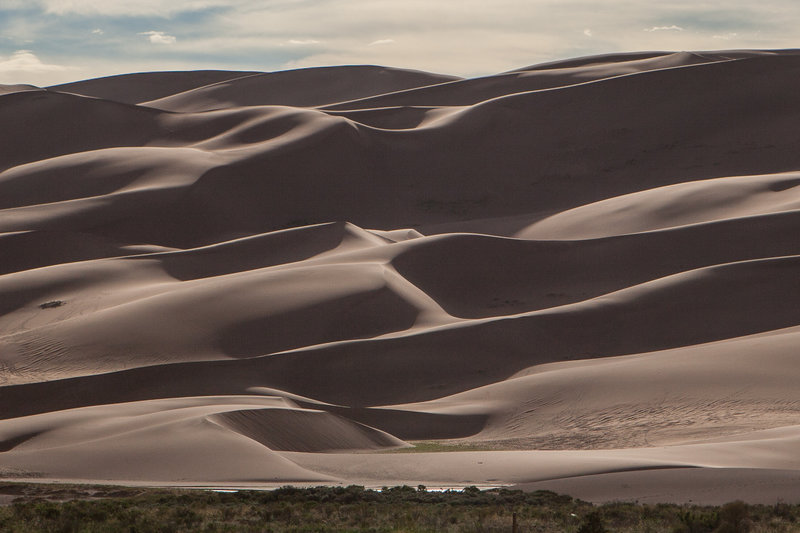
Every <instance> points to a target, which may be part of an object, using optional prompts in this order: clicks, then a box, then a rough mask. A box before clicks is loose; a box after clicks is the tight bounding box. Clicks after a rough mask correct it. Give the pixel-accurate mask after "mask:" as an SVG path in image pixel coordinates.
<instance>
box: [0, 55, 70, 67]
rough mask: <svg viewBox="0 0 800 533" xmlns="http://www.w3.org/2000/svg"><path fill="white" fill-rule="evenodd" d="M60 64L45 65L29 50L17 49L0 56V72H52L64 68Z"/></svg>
mask: <svg viewBox="0 0 800 533" xmlns="http://www.w3.org/2000/svg"><path fill="white" fill-rule="evenodd" d="M66 69H67V67H63V66H61V65H47V64H45V63H42V61H41V60H40V59H39V58H38V57H36V54H34V53H33V52H31V51H30V50H17V51H16V52H14V53H13V54H11V55H10V56H9V57H7V58H4V57H2V56H0V72H54V71H62V70H66Z"/></svg>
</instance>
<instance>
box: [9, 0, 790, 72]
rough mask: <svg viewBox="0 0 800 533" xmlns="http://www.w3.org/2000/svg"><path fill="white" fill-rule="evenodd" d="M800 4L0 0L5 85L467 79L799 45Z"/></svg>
mask: <svg viewBox="0 0 800 533" xmlns="http://www.w3.org/2000/svg"><path fill="white" fill-rule="evenodd" d="M798 24H800V1H798V0H759V1H754V0H747V1H744V0H727V1H724V2H723V1H721V0H677V1H667V0H662V1H652V0H492V1H487V0H450V1H443V0H402V1H398V0H336V1H334V0H0V83H2V84H15V83H29V84H33V85H39V86H47V85H53V84H57V83H63V82H68V81H75V80H79V79H87V78H94V77H99V76H107V75H112V74H121V73H126V72H142V71H155V70H196V69H224V70H258V71H274V70H286V69H293V68H302V67H313V66H327V65H343V64H378V65H386V66H393V67H402V68H411V69H419V70H427V71H432V72H438V73H442V74H454V75H459V76H465V77H472V76H480V75H487V74H493V73H498V72H503V71H506V70H511V69H515V68H520V67H524V66H527V65H533V64H536V63H541V62H546V61H552V60H557V59H566V58H570V57H578V56H585V55H592V54H602V53H611V52H623V51H639V50H676V51H680V50H720V49H741V48H798V47H800V38H798V37H796V36H797V35H798V33H797V26H798Z"/></svg>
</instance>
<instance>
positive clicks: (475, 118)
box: [0, 50, 800, 503]
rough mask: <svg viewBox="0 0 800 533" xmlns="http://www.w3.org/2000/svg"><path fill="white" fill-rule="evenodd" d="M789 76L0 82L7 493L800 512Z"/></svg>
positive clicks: (0, 425) (585, 70) (789, 55)
mask: <svg viewBox="0 0 800 533" xmlns="http://www.w3.org/2000/svg"><path fill="white" fill-rule="evenodd" d="M798 80H800V54H798V53H797V52H796V51H792V50H787V51H757V50H754V51H717V52H641V53H629V54H612V55H605V56H593V57H583V58H577V59H574V60H566V61H560V62H554V63H548V64H543V65H531V66H527V67H522V68H520V69H517V70H514V71H510V72H504V73H498V74H496V75H490V76H483V77H479V78H472V79H461V78H457V77H455V76H450V75H447V74H435V73H426V72H419V71H412V70H403V69H393V68H388V67H380V66H343V67H325V68H316V69H300V70H292V71H285V72H269V73H264V72H229V71H196V72H151V73H137V74H129V75H122V76H112V77H109V78H101V79H96V80H85V81H78V82H75V83H70V84H65V85H60V86H55V87H48V88H46V89H40V88H37V87H32V86H26V85H7V86H0V123H2V124H6V125H11V126H10V127H6V128H2V129H0V144H2V145H3V146H4V147H5V149H4V150H3V151H2V152H1V153H0V477H2V478H8V479H33V480H36V479H38V480H45V479H47V480H73V481H97V480H102V481H108V482H117V483H132V484H154V485H182V486H248V487H271V486H276V485H282V484H287V483H296V484H315V483H316V484H318V483H329V484H347V483H360V484H364V485H368V486H382V485H392V484H400V483H407V484H411V485H415V484H419V483H422V484H425V485H428V486H432V487H433V486H442V487H457V486H463V485H473V484H474V485H480V486H512V485H513V486H520V487H522V488H525V489H526V490H536V489H549V490H556V491H559V492H567V493H570V494H572V495H574V496H577V497H580V498H583V499H587V500H591V501H613V500H638V501H643V502H644V501H646V502H658V501H665V502H690V501H691V502H695V503H722V502H724V501H728V500H732V499H744V500H747V501H752V502H762V503H774V502H775V501H778V500H783V501H797V499H798V497H799V496H798V491H797V486H798V473H799V472H800V462H798V457H797V454H796V450H797V447H798V445H799V444H800V442H799V441H800V430H798V427H800V426H798V424H800V392H798V390H799V389H798V388H797V386H796V384H797V383H798V380H800V365H799V364H798V362H800V361H799V360H798V357H800V355H798V352H797V349H796V347H797V345H798V340H799V339H798V335H800V314H798V309H800V276H798V273H800V240H798V238H797V235H798V228H800V155H798V154H800V152H798V150H797V146H798V142H800V138H798V134H797V127H796V125H797V123H798V119H800V111H798V110H800V90H798V89H800V87H798ZM419 441H422V442H424V443H425V444H424V447H422V448H421V449H424V450H427V451H426V452H425V453H420V452H419V451H417V452H414V451H409V450H412V449H413V448H412V446H413V445H414V444H415V443H418V442H419ZM436 449H438V450H441V451H432V450H436Z"/></svg>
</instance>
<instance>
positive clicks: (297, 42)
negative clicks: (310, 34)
mask: <svg viewBox="0 0 800 533" xmlns="http://www.w3.org/2000/svg"><path fill="white" fill-rule="evenodd" d="M288 44H294V45H298V46H307V45H310V44H319V41H317V40H316V39H289V41H288Z"/></svg>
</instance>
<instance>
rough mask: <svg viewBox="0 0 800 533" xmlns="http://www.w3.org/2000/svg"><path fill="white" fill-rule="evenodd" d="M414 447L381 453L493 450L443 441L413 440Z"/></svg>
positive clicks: (475, 445) (487, 447) (480, 446)
mask: <svg viewBox="0 0 800 533" xmlns="http://www.w3.org/2000/svg"><path fill="white" fill-rule="evenodd" d="M410 444H413V445H414V447H413V448H392V449H389V450H382V451H381V452H380V453H430V452H484V451H489V450H493V449H495V448H492V447H490V446H482V445H480V444H443V443H441V442H429V441H412V442H411V443H410Z"/></svg>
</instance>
